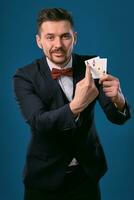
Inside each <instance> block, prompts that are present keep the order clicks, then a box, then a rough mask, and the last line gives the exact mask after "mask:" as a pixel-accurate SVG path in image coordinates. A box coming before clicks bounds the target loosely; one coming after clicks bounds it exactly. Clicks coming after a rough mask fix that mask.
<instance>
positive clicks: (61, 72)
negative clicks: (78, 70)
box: [51, 68, 73, 79]
mask: <svg viewBox="0 0 134 200" xmlns="http://www.w3.org/2000/svg"><path fill="white" fill-rule="evenodd" d="M72 75H73V70H72V68H67V69H57V68H52V71H51V76H52V78H53V79H58V78H59V77H60V76H72Z"/></svg>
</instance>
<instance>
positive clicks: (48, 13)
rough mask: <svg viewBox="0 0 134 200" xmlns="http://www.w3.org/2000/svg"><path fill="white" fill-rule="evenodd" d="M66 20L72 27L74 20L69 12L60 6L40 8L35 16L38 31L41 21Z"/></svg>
mask: <svg viewBox="0 0 134 200" xmlns="http://www.w3.org/2000/svg"><path fill="white" fill-rule="evenodd" d="M61 20H67V21H69V22H70V24H71V26H72V28H73V27H74V22H73V18H72V16H71V14H70V13H69V12H68V11H67V10H65V9H62V8H47V9H42V10H41V11H40V12H39V14H38V17H37V31H38V32H39V31H40V27H41V25H42V23H43V22H46V21H61Z"/></svg>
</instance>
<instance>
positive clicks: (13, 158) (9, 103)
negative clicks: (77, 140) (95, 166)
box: [0, 0, 134, 200]
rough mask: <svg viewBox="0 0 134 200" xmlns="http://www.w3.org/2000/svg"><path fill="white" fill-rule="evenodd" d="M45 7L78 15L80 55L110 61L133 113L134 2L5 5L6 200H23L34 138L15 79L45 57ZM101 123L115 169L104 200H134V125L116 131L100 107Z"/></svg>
mask: <svg viewBox="0 0 134 200" xmlns="http://www.w3.org/2000/svg"><path fill="white" fill-rule="evenodd" d="M43 7H63V8H65V9H68V10H69V11H71V12H72V14H73V16H74V21H75V24H76V31H77V32H78V42H77V45H76V47H75V52H77V53H81V54H97V55H100V56H101V57H107V58H108V69H109V71H110V72H111V74H113V75H115V76H117V77H119V79H120V81H121V86H122V88H123V92H124V93H125V96H126V98H127V99H128V101H129V103H130V104H131V107H132V112H133V103H134V92H133V87H134V84H133V80H134V69H133V67H134V64H133V58H134V26H133V19H134V12H133V8H134V1H133V0H127V1H125V0H116V1H115V0H109V1H107V0H101V1H100V0H89V1H81V0H79V1H71V0H65V1H64V2H63V1H60V0H57V1H52V0H46V1H45V0H44V1H43V0H42V1H41V0H38V1H32V0H28V1H26V0H23V1H17V0H12V1H7V0H5V1H1V5H0V29H1V32H0V35H1V36H0V91H1V92H0V138H1V139H0V155H1V158H0V200H11V199H13V200H22V199H23V184H22V170H23V166H24V162H25V154H26V148H27V144H28V141H29V136H30V134H29V127H28V126H27V125H26V124H25V122H24V120H23V118H22V116H21V114H20V112H19V110H18V107H17V105H16V102H15V98H14V94H13V88H12V76H13V74H14V73H15V71H16V69H17V68H18V67H21V66H23V65H25V64H28V63H30V62H31V61H32V60H33V59H35V58H38V57H41V56H42V53H41V51H40V50H39V49H38V47H37V46H36V42H35V34H36V17H37V13H38V11H39V10H40V9H41V8H43ZM96 123H97V128H98V130H99V135H100V138H101V141H102V144H103V146H104V150H105V153H106V157H107V161H108V166H109V171H108V172H107V174H106V175H105V176H104V177H103V178H102V180H101V190H102V200H126V199H127V200H133V199H134V181H133V180H134V170H133V169H134V144H133V141H134V127H133V124H134V120H133V118H132V119H131V120H129V121H128V122H127V123H126V124H125V125H123V126H119V125H114V124H112V123H110V122H109V121H108V120H107V119H106V117H105V116H104V114H103V112H102V110H101V108H100V107H99V106H98V105H97V107H96Z"/></svg>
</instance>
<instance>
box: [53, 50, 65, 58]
mask: <svg viewBox="0 0 134 200" xmlns="http://www.w3.org/2000/svg"><path fill="white" fill-rule="evenodd" d="M51 53H52V54H53V55H54V56H57V57H62V56H64V55H65V52H64V51H63V50H61V49H59V50H56V51H52V52H51Z"/></svg>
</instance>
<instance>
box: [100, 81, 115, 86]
mask: <svg viewBox="0 0 134 200" xmlns="http://www.w3.org/2000/svg"><path fill="white" fill-rule="evenodd" d="M102 85H103V87H111V86H113V85H114V81H103V82H102Z"/></svg>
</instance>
